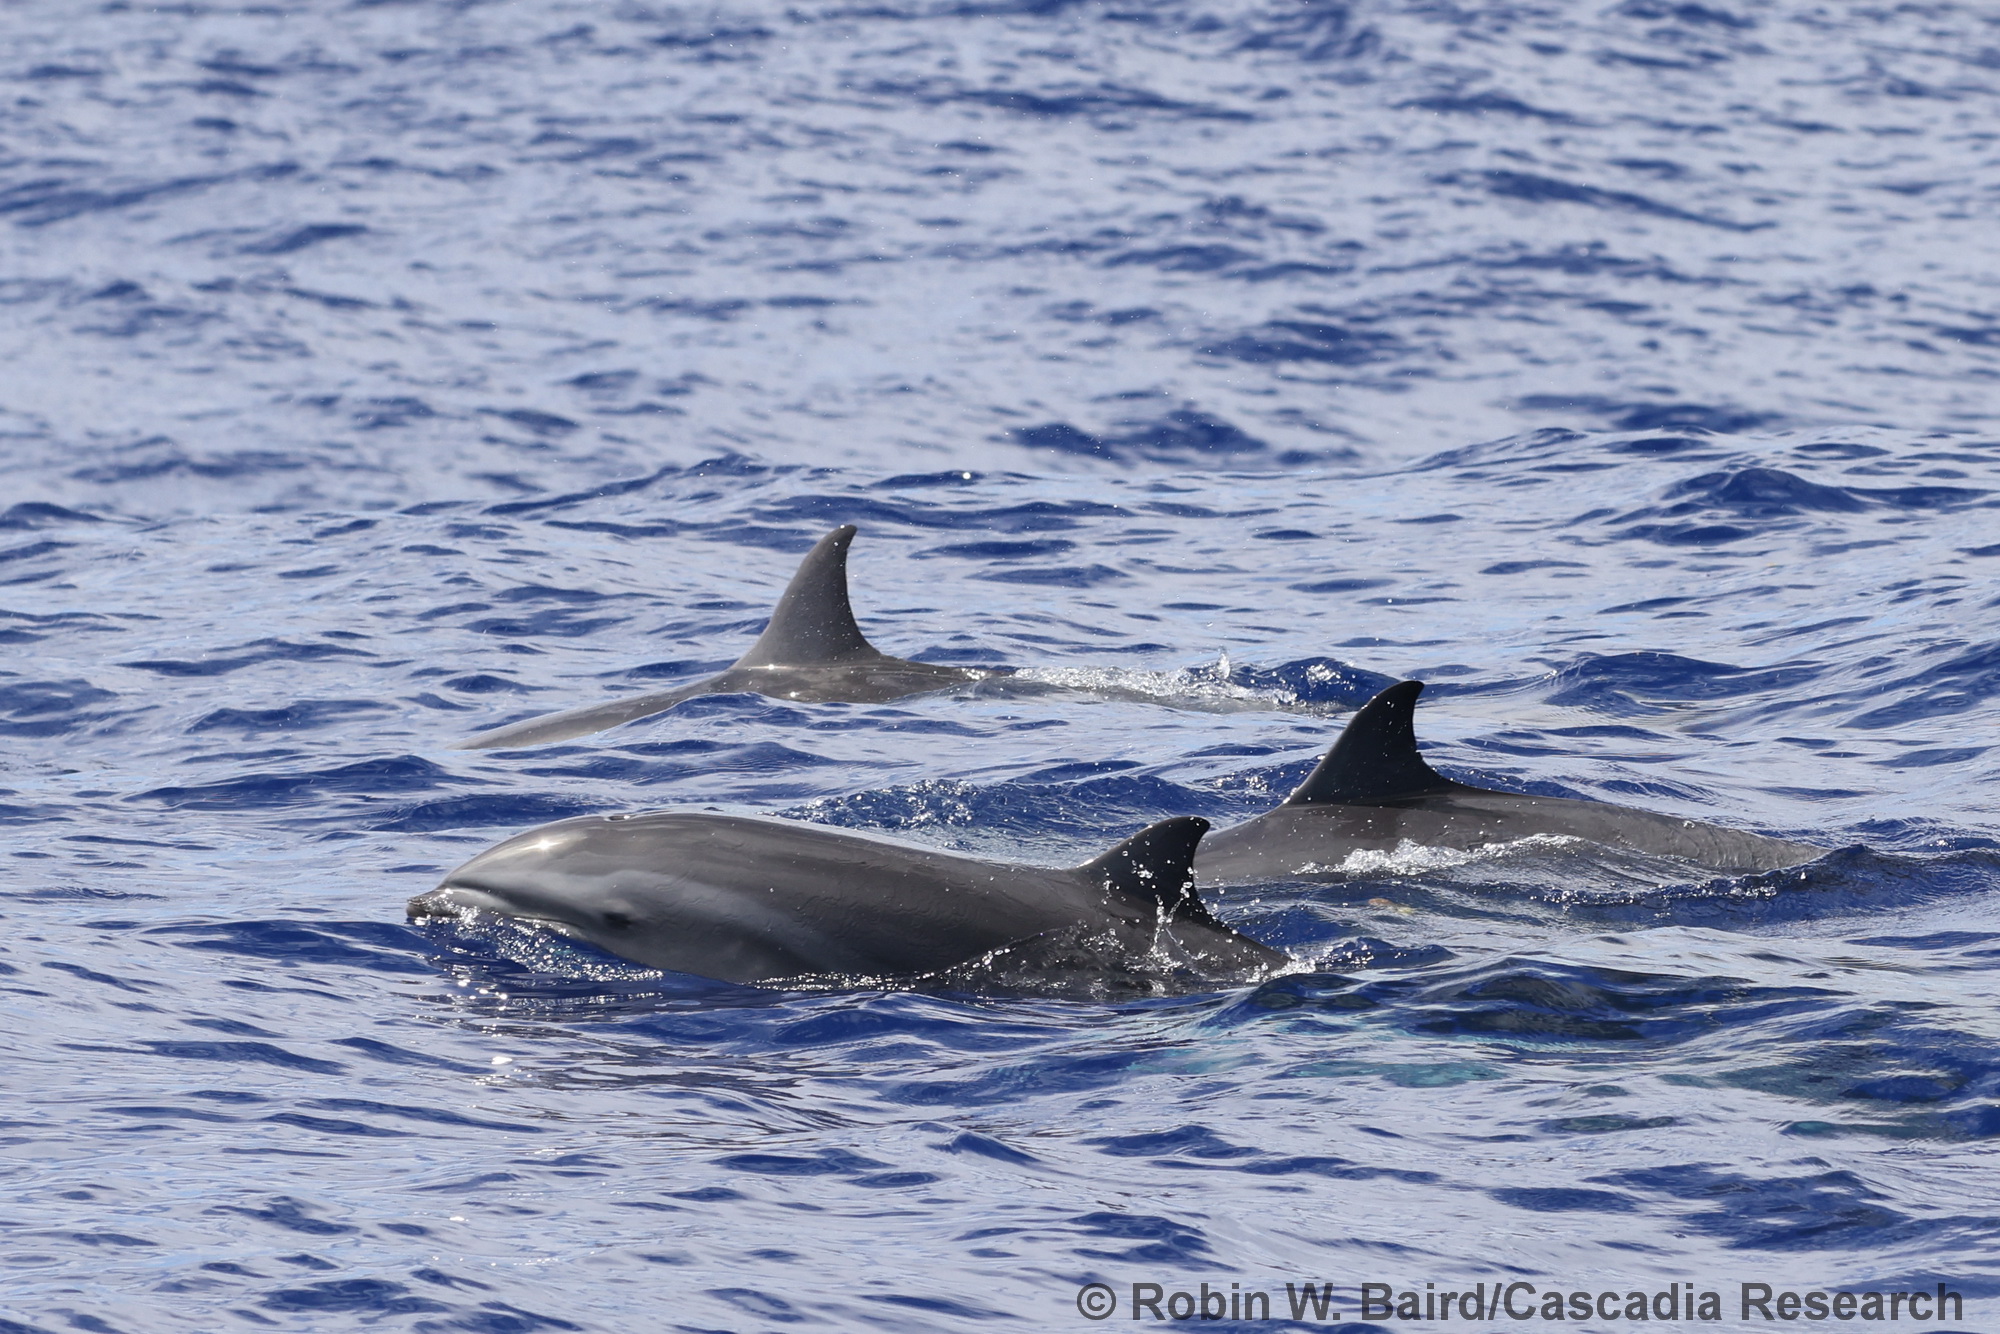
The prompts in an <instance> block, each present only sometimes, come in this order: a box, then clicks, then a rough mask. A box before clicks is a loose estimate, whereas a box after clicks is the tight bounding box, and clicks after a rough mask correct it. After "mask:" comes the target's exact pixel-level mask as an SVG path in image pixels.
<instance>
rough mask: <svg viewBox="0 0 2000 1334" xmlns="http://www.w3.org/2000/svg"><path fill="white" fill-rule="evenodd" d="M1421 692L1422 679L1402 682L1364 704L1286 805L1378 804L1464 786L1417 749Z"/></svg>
mask: <svg viewBox="0 0 2000 1334" xmlns="http://www.w3.org/2000/svg"><path fill="white" fill-rule="evenodd" d="M1423 692H1424V683H1423V682H1422V681H1398V682H1397V683H1396V684H1395V685H1392V686H1390V687H1389V688H1388V689H1387V690H1384V691H1383V692H1382V693H1381V694H1379V695H1377V696H1375V698H1374V699H1371V700H1369V701H1368V702H1367V703H1366V704H1364V705H1362V706H1361V709H1360V711H1359V712H1358V713H1356V714H1355V715H1354V716H1353V717H1352V718H1350V719H1349V720H1348V722H1347V728H1346V730H1345V731H1343V732H1342V733H1341V734H1340V737H1339V739H1338V740H1336V741H1335V742H1334V743H1333V748H1332V749H1331V750H1329V751H1327V753H1326V758H1325V759H1323V760H1321V761H1320V762H1319V767H1318V768H1316V769H1314V770H1313V771H1312V772H1311V773H1310V774H1308V775H1306V781H1305V782H1303V783H1300V784H1299V787H1298V791H1296V792H1294V793H1292V795H1291V796H1289V797H1287V798H1285V805H1287V806H1328V805H1343V806H1380V805H1382V804H1384V803H1386V802H1391V801H1399V800H1402V799H1404V798H1406V797H1421V796H1426V795H1428V794H1431V793H1434V792H1449V791H1452V790H1454V789H1456V788H1458V787H1460V786H1462V785H1461V784H1458V783H1454V782H1452V781H1451V780H1450V779H1449V778H1446V777H1445V776H1444V775H1443V774H1441V773H1439V772H1438V771H1437V770H1435V769H1433V768H1431V767H1430V765H1428V764H1426V763H1424V757H1423V756H1422V755H1419V754H1418V753H1417V726H1416V715H1417V696H1418V695H1421V694H1423Z"/></svg>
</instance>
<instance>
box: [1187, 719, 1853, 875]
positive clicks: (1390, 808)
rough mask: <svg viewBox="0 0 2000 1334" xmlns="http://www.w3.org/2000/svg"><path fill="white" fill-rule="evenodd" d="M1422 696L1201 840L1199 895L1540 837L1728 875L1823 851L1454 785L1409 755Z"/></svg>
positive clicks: (1351, 725)
mask: <svg viewBox="0 0 2000 1334" xmlns="http://www.w3.org/2000/svg"><path fill="white" fill-rule="evenodd" d="M1423 689H1424V687H1423V683H1422V682H1421V681H1400V682H1398V683H1396V684H1395V685H1392V686H1390V687H1389V688H1388V689H1386V690H1384V691H1382V692H1381V693H1380V694H1378V695H1376V696H1375V698H1374V699H1372V700H1370V701H1369V702H1368V703H1367V704H1365V705H1363V706H1362V707H1361V709H1360V711H1358V712H1357V713H1356V714H1355V715H1354V717H1353V718H1351V719H1349V720H1348V723H1347V726H1346V728H1345V729H1344V730H1343V731H1342V732H1341V734H1340V736H1339V738H1338V739H1337V740H1335V742H1334V743H1333V747H1332V749H1330V750H1328V751H1327V753H1326V756H1325V758H1323V759H1322V760H1320V762H1319V764H1318V766H1317V767H1315V768H1314V769H1313V771H1312V772H1311V773H1310V774H1308V775H1307V776H1306V780H1305V781H1304V782H1303V783H1301V784H1299V786H1298V789H1297V790H1296V791H1294V792H1293V793H1292V795H1291V796H1289V797H1287V798H1286V799H1285V801H1284V803H1283V804H1282V805H1280V806H1279V807H1278V808H1277V809H1276V810H1273V811H1269V812H1266V813H1265V814H1263V815H1260V816H1258V817H1257V818H1256V819H1254V820H1250V821H1247V822H1245V823H1243V824H1240V825H1236V826H1234V827H1233V828H1230V829H1225V830H1222V831H1221V832H1219V833H1216V834H1212V835H1210V836H1209V837H1208V838H1206V839H1204V840H1203V841H1202V844H1201V848H1200V851H1199V852H1198V853H1197V854H1196V856H1195V869H1196V871H1197V873H1198V874H1199V876H1200V878H1201V881H1202V883H1204V884H1216V885H1225V884H1246V883H1254V882H1259V881H1272V880H1295V879H1299V878H1301V877H1302V876H1311V875H1313V874H1315V873H1322V872H1330V871H1331V872H1337V871H1339V869H1340V867H1341V864H1342V863H1343V862H1345V861H1346V860H1347V858H1348V857H1349V856H1350V855H1351V854H1353V853H1355V852H1361V851H1371V850H1372V851H1383V852H1387V851H1393V850H1394V849H1396V848H1398V847H1400V846H1401V845H1403V844H1404V843H1412V844H1416V845H1418V846H1420V847H1434V848H1456V849H1462V850H1473V849H1478V848H1484V847H1491V846H1493V845H1495V844H1501V843H1511V842H1513V841H1515V840H1516V839H1522V838H1527V837H1530V836H1533V835H1538V834H1539V835H1556V836H1561V837H1568V838H1579V839H1587V840H1589V841H1590V842H1593V843H1601V844H1605V845H1607V846H1609V847H1613V848H1622V849H1625V850H1627V851H1631V852H1638V853H1645V854H1648V855H1651V856H1656V857H1678V858H1680V859H1682V860H1684V861H1690V862H1695V863H1697V864H1698V865H1701V866H1704V867H1707V868H1709V869H1711V870H1716V871H1725V872H1737V873H1746V872H1756V871H1774V870H1779V869H1781V868H1783V867H1787V866H1798V865H1801V864H1803V863H1805V862H1809V861H1814V860H1817V859H1818V858H1820V857H1823V856H1825V855H1826V853H1827V851H1828V849H1825V848H1816V847H1812V846H1810V845H1808V844H1805V843H1793V842H1789V841H1787V840H1785V839H1780V838H1770V837H1767V836H1765V835H1763V834H1753V833H1749V832H1747V831H1745V830H1741V829H1727V828H1724V827H1722V826H1720V825H1712V824H1704V823H1703V822H1701V821H1699V820H1686V819H1682V818H1681V817H1679V816H1674V815H1658V814H1655V813H1653V812H1651V811H1641V810H1635V809H1633V808H1632V807H1629V806H1618V805H1613V804H1612V803H1610V802H1603V801H1582V800H1578V799H1576V798H1573V797H1540V796H1529V795H1526V794H1522V793H1515V792H1497V791H1494V790H1492V789H1490V788H1483V787H1473V786H1471V785H1470V784H1466V783H1459V782H1454V781H1453V780H1451V779H1449V778H1446V777H1445V776H1444V775H1442V774H1440V773H1438V772H1437V771H1436V770H1435V769H1433V768H1431V766H1430V765H1429V764H1428V763H1427V762H1426V761H1425V760H1424V757H1423V756H1422V755H1421V754H1420V753H1419V752H1418V750H1417V733H1416V706H1417V696H1418V695H1420V694H1422V693H1423Z"/></svg>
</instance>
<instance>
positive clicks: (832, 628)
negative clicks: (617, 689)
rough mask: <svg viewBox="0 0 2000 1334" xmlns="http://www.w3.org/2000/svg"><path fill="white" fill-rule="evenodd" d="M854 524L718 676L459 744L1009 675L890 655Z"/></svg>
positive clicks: (828, 544)
mask: <svg viewBox="0 0 2000 1334" xmlns="http://www.w3.org/2000/svg"><path fill="white" fill-rule="evenodd" d="M854 531H855V530H854V525H853V524H842V525H841V526H840V527H838V528H836V529H834V530H833V531H832V532H830V533H828V534H827V535H826V536H825V537H822V538H821V539H820V540H819V541H818V542H817V543H815V544H814V545H813V549H812V550H811V551H808V552H807V553H806V558H805V559H804V560H802V561H800V562H799V568H798V573H796V574H794V575H793V576H792V582H791V583H790V584H788V585H786V587H785V593H784V596H783V597H781V598H779V599H778V608H777V610H776V611H774V612H772V613H771V621H770V624H769V625H766V626H765V627H764V633H763V634H761V635H759V636H757V642H756V643H754V644H752V645H751V646H750V648H749V651H748V652H746V653H744V655H743V656H742V657H740V658H738V659H737V660H736V661H735V662H734V663H732V664H730V666H729V668H728V670H726V671H724V672H722V673H720V674H719V675H716V676H711V677H709V678H708V679H707V680H706V681H696V682H694V683H693V684H691V685H684V686H678V687H676V688H674V689H672V690H660V691H655V692H654V693H652V694H650V695H634V696H632V697H631V698H629V699H617V700H612V701H611V702H609V703H607V704H590V705H586V706H585V707H583V708H580V709H570V710H568V711H566V712H563V713H551V714H546V715H544V716H542V717H540V718H529V719H527V720H526V721H524V722H518V723H509V724H508V725H507V726H505V727H496V728H493V729H492V730H491V731H487V732H481V733H480V734H479V735H477V736H474V737H468V738H467V739H466V740H464V741H460V742H458V743H457V744H456V745H454V746H453V747H452V749H453V750H492V749H494V748H495V747H498V746H539V745H543V744H545V743H547V742H550V741H568V740H570V739H571V738H573V737H580V736H589V735H590V734H591V733H592V732H602V731H603V730H604V729H605V728H607V727H616V726H617V725H618V724H620V723H629V722H632V721H634V720H636V719H639V718H647V717H651V716H652V715H653V714H656V713H662V712H664V711H665V710H667V709H671V708H672V707H674V705H676V704H679V703H680V702H682V701H683V700H689V699H693V698H695V697H696V696H697V695H723V694H733V693H736V692H738V691H747V692H751V693H755V694H759V695H769V696H771V697H772V698H774V699H795V700H802V701H806V702H808V703H815V704H818V703H827V702H830V701H836V700H838V701H845V702H847V703H850V704H880V703H883V702H885V701H887V700H892V699H901V698H903V697H904V696H905V695H918V694H923V693H924V692H926V691H932V690H948V689H950V688H951V687H953V686H958V685H967V684H970V683H973V682H977V681H984V680H987V679H988V678H991V677H996V676H1007V675H1010V674H1011V670H1012V669H1010V668H1006V667H987V668H975V667H948V666H944V665H942V664H939V663H931V662H911V661H910V660H909V659H907V658H892V657H890V656H889V655H888V654H886V653H883V652H881V651H880V650H878V649H877V648H876V647H875V646H874V645H873V644H871V643H869V642H868V639H867V636H865V635H863V634H862V633H861V627H860V626H859V625H856V624H855V622H854V609H853V607H852V606H850V605H849V603H848V600H847V547H848V544H849V543H851V542H852V541H853V540H854Z"/></svg>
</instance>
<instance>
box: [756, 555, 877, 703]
mask: <svg viewBox="0 0 2000 1334" xmlns="http://www.w3.org/2000/svg"><path fill="white" fill-rule="evenodd" d="M853 540H854V525H853V524H851V523H846V524H842V525H841V526H840V527H838V528H836V529H834V530H833V531H832V532H830V533H828V534H827V535H826V536H825V537H822V538H821V539H820V540H819V541H818V542H816V543H814V545H813V549H812V550H811V551H808V552H807V553H806V558H805V559H804V560H802V561H800V562H799V570H798V573H797V574H794V575H793V576H792V582H791V583H789V584H787V585H786V586H785V595H784V596H783V597H781V598H779V599H778V607H777V610H775V611H773V612H772V613H771V621H770V624H768V625H766V626H765V627H764V633H763V634H761V635H759V636H757V642H756V643H754V644H752V645H751V646H750V651H749V652H748V653H745V654H744V655H743V656H742V657H740V658H738V659H737V660H736V664H735V665H736V666H738V667H771V666H785V667H804V666H810V665H812V664H814V663H821V662H866V661H869V660H871V659H875V658H879V657H881V656H882V655H881V653H879V652H877V651H876V648H875V646H874V645H873V644H871V643H869V642H868V640H867V638H866V637H865V636H864V635H863V634H862V633H861V627H860V626H858V625H856V624H855V623H854V609H853V608H852V607H851V606H849V605H848V601H847V544H848V543H850V542H852V541H853Z"/></svg>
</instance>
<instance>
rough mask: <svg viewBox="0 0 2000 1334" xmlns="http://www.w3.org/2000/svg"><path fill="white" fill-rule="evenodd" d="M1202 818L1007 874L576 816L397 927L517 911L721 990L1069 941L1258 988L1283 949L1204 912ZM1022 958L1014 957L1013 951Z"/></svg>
mask: <svg viewBox="0 0 2000 1334" xmlns="http://www.w3.org/2000/svg"><path fill="white" fill-rule="evenodd" d="M1208 827H1209V826H1208V821H1206V820H1203V819H1200V818H1198V817H1193V816H1184V817H1181V818H1178V819H1171V820H1163V821H1161V822H1160V823H1158V824H1155V825H1150V826H1148V827H1147V828H1145V829H1142V830H1140V831H1139V832H1138V833H1136V834H1134V835H1133V836H1132V837H1130V838H1128V839H1126V840H1125V841H1124V842H1123V843H1120V844H1119V845H1118V846H1117V847H1115V848H1113V849H1111V850H1110V851H1109V852H1107V853H1105V854H1104V855H1102V856H1100V857H1097V858H1094V859H1093V860H1091V861H1087V862H1085V863H1084V864H1083V865H1081V866H1076V867H1070V868H1051V867H1040V866H1016V865H1010V864H1007V863H1003V862H992V861H982V860H976V859H974V858H970V857H961V856H957V855H955V854H952V853H948V852H941V851H938V850H936V849H934V848H925V847H917V846H913V845H911V844H907V843H897V842H891V841H889V840H887V839H882V838H876V837H871V836H866V835H862V834H855V833H849V832H847V831H844V830H836V829H829V828H827V827H825V826H824V825H812V824H802V823H798V822H796V821H789V820H778V819H768V818H760V817H752V816H738V815H714V814H706V813H701V812H683V811H654V812H647V813H642V814H633V815H610V816H584V817H581V818H578V819H572V820H559V821H557V822H556V823H554V824H548V825H543V826H542V827H540V828H539V829H530V830H529V831H527V832H526V833H524V834H516V835H515V836H514V837H512V838H510V839H507V840H506V841H505V842H502V843H499V844H496V845H494V846H493V847H491V848H489V849H487V850H486V851H485V852H482V853H480V854H479V855H478V856H477V857H474V858H473V859H472V860H471V861H469V862H466V863H465V864H464V865H463V866H460V867H459V868H458V869H457V870H455V871H453V872H451V873H450V874H449V875H447V876H446V877H445V878H444V881H443V883H442V884H440V885H439V886H438V887H437V888H436V889H434V890H432V891H430V892H429V893H427V894H422V895H419V896H418V897H416V898H414V899H412V900H410V904H409V914H410V916H411V917H412V918H415V919H419V920H421V919H426V918H454V917H463V916H467V915H471V914H475V913H478V912H488V913H495V914H499V915H502V916H506V917H512V918H519V919H523V920H526V921H529V922H532V923H534V924H536V925H538V926H544V927H548V928H550V929H552V930H554V931H557V932H559V933H561V934H563V935H566V936H570V937H573V938H576V939H580V940H585V941H588V942H589V943H591V944H593V945H596V946H597V947H598V948H600V949H603V950H606V951H609V952H610V953H612V954H616V955H618V956H619V957H620V958H624V959H629V960H631V961H632V962H634V963H639V964H644V965H646V966H648V967H651V968H661V969H667V970H671V971H674V972H680V973H693V974H695V975H697V976H700V977H708V978H715V979H717V980H720V981H723V982H739V983H749V982H771V981H776V980H779V979H796V978H806V977H812V976H816V975H828V974H831V975H835V976H838V977H845V978H850V979H878V978H912V977H923V976H926V975H935V974H938V973H940V972H946V971H948V970H951V969H954V968H959V967H962V966H966V965H975V964H977V963H978V962H979V961H980V960H981V959H982V958H984V957H987V956H992V955H995V954H996V953H1003V952H1005V953H1011V954H1014V955H1016V956H1018V957H1020V958H1023V959H1032V958H1033V957H1034V955H1035V950H1034V948H1033V947H1034V945H1035V943H1036V942H1037V941H1043V940H1045V941H1047V942H1049V944H1050V945H1051V947H1052V949H1053V952H1054V953H1055V954H1056V955H1057V957H1063V952H1064V951H1068V952H1069V955H1070V957H1073V956H1074V954H1075V951H1076V947H1077V945H1078V942H1079V939H1080V937H1081V936H1082V935H1095V934H1101V935H1103V936H1105V937H1107V938H1109V939H1110V940H1111V941H1112V942H1113V943H1114V944H1116V945H1119V946H1122V947H1123V948H1124V949H1126V950H1128V951H1131V950H1136V951H1137V952H1140V953H1145V952H1149V951H1159V952H1161V954H1162V955H1163V957H1168V958H1171V959H1173V960H1174V961H1176V962H1177V963H1178V964H1179V965H1181V966H1191V967H1192V968H1194V969H1195V970H1197V971H1199V972H1201V973H1203V974H1206V975H1215V974H1228V975H1231V976H1232V977H1243V976H1245V975H1248V976H1249V977H1250V978H1252V979H1253V980H1262V979H1263V978H1264V977H1265V976H1268V975H1269V974H1270V973H1271V972H1272V971H1273V970H1275V969H1277V968H1279V967H1281V966H1282V965H1284V964H1285V963H1287V962H1289V960H1288V959H1287V956H1285V955H1283V954H1281V953H1279V952H1278V951H1276V950H1272V949H1267V948H1265V947H1264V946H1262V945H1260V944H1258V943H1257V942H1256V941H1254V940H1251V939H1250V938H1249V937H1247V936H1243V935H1239V934H1238V933H1237V932H1235V931H1233V930H1231V929H1230V928H1229V927H1227V926H1225V925H1223V924H1222V923H1221V922H1220V921H1218V920H1216V918H1215V917H1213V916H1212V915H1210V913H1209V911H1208V909H1207V908H1205V907H1204V906H1203V905H1202V902H1201V899H1200V898H1199V897H1198V896H1197V895H1196V893H1195V889H1194V871H1193V869H1192V860H1193V857H1194V851H1195V847H1196V845H1197V844H1198V843H1199V842H1200V841H1201V836H1202V834H1203V833H1205V832H1206V831H1207V829H1208ZM1023 946H1025V947H1027V948H1020V947H1023Z"/></svg>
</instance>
